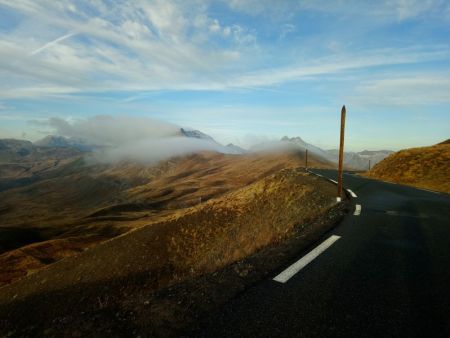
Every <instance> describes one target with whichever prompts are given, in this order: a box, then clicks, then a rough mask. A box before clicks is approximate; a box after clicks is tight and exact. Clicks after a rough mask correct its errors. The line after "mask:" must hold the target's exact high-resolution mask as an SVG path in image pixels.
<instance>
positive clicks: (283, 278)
mask: <svg viewBox="0 0 450 338" xmlns="http://www.w3.org/2000/svg"><path fill="white" fill-rule="evenodd" d="M339 238H341V236H336V235H333V236H331V237H330V238H328V239H327V240H325V241H323V242H322V243H321V244H319V245H318V246H317V247H316V248H314V249H313V250H312V251H311V252H309V253H308V254H307V255H305V256H303V257H302V258H300V259H299V260H298V261H297V262H295V263H294V264H292V265H291V266H290V267H288V268H287V269H286V270H284V271H283V272H282V273H280V274H279V275H278V276H276V277H275V278H274V279H273V280H274V281H276V282H280V283H286V282H287V281H288V280H289V279H291V278H292V277H293V276H294V275H295V274H296V273H297V272H299V271H300V270H301V269H303V268H304V267H305V266H307V265H308V264H309V263H311V262H312V261H313V260H314V259H315V258H316V257H317V256H319V255H320V254H321V253H322V252H324V251H325V250H326V249H328V248H329V247H330V246H332V245H333V243H334V242H336V241H337V240H338V239H339Z"/></svg>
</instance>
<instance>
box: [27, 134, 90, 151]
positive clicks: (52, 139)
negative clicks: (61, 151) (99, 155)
mask: <svg viewBox="0 0 450 338" xmlns="http://www.w3.org/2000/svg"><path fill="white" fill-rule="evenodd" d="M34 144H35V145H36V146H38V147H46V148H75V149H77V150H80V151H83V152H89V151H92V150H93V149H94V148H95V147H94V146H93V145H89V144H87V143H86V142H84V141H83V140H81V139H75V138H68V137H65V136H57V135H48V136H46V137H44V138H43V139H41V140H39V141H36V142H34Z"/></svg>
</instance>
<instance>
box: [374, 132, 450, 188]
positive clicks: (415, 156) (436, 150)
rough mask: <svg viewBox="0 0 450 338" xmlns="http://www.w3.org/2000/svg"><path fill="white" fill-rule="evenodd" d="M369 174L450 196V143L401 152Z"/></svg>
mask: <svg viewBox="0 0 450 338" xmlns="http://www.w3.org/2000/svg"><path fill="white" fill-rule="evenodd" d="M367 175H368V176H369V177H374V178H377V179H381V180H385V181H388V182H394V183H401V184H407V185H412V186H415V187H419V188H425V189H430V190H435V191H441V192H445V193H448V194H450V140H447V141H445V142H442V143H439V144H436V145H434V146H430V147H422V148H411V149H405V150H401V151H399V152H397V153H394V154H392V155H390V156H389V157H387V158H386V159H384V160H383V161H381V162H380V163H378V164H377V165H376V166H375V167H374V168H373V169H372V170H371V171H370V172H368V173H367Z"/></svg>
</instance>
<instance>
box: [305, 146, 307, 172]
mask: <svg viewBox="0 0 450 338" xmlns="http://www.w3.org/2000/svg"><path fill="white" fill-rule="evenodd" d="M305 168H306V169H308V149H305Z"/></svg>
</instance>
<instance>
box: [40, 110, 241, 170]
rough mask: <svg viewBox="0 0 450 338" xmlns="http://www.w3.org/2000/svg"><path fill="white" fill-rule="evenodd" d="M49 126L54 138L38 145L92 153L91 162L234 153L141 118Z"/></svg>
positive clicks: (184, 130) (189, 132)
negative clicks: (208, 152) (212, 152)
mask: <svg viewBox="0 0 450 338" xmlns="http://www.w3.org/2000/svg"><path fill="white" fill-rule="evenodd" d="M48 126H49V127H50V128H51V129H53V132H54V135H51V136H47V137H45V138H44V139H43V140H40V141H38V142H37V143H36V144H37V145H40V146H45V147H58V148H65V147H73V148H76V149H78V150H81V151H94V157H93V159H95V160H97V161H100V162H107V163H114V162H119V161H123V160H126V161H138V162H141V163H156V162H158V161H160V160H164V159H166V158H170V157H173V156H181V155H185V154H191V153H196V152H200V151H215V152H220V153H235V152H236V150H235V149H231V148H228V147H224V146H223V145H221V144H220V143H218V142H216V141H215V140H214V139H213V138H212V137H211V136H209V135H207V134H204V133H202V132H200V131H198V130H194V129H188V128H182V127H180V126H177V125H175V124H172V123H167V122H163V121H158V120H154V119H150V118H143V117H142V118H138V117H120V116H119V117H115V116H95V117H91V118H87V119H80V120H76V121H73V122H68V121H66V120H63V119H60V118H51V119H50V120H49V121H48Z"/></svg>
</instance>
